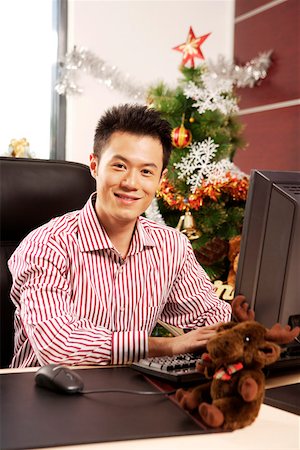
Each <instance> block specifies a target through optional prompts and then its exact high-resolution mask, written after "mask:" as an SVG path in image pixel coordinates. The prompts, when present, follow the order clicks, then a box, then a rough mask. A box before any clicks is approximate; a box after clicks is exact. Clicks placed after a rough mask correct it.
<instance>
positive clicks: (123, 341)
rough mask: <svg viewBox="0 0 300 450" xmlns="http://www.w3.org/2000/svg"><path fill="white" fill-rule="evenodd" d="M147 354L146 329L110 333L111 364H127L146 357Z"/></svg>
mask: <svg viewBox="0 0 300 450" xmlns="http://www.w3.org/2000/svg"><path fill="white" fill-rule="evenodd" d="M147 355H148V333H147V331H119V332H115V333H113V334H112V346H111V363H112V364H128V363H131V362H134V361H139V360H140V359H142V358H146V357H147Z"/></svg>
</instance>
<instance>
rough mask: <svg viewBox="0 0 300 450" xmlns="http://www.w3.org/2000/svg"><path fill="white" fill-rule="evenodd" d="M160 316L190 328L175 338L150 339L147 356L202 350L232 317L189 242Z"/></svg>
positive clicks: (178, 325) (175, 324) (169, 321)
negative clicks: (220, 326) (219, 328)
mask: <svg viewBox="0 0 300 450" xmlns="http://www.w3.org/2000/svg"><path fill="white" fill-rule="evenodd" d="M160 318H161V319H162V320H163V321H165V322H167V323H170V324H172V325H174V326H177V327H179V328H185V329H190V330H192V331H190V332H188V333H186V334H183V335H180V336H176V337H174V338H159V337H158V338H156V337H155V338H154V337H150V338H149V356H162V355H164V354H167V355H175V354H179V353H186V352H194V351H197V350H199V349H202V348H203V349H204V347H205V345H206V343H207V340H208V339H209V338H211V337H212V336H214V335H215V330H216V328H218V326H219V324H220V323H222V322H227V321H229V320H230V319H231V307H230V305H229V304H227V303H226V302H224V301H223V300H220V299H219V298H218V297H217V296H216V294H215V291H214V288H213V285H212V283H211V282H210V280H209V278H208V276H207V274H206V273H205V271H204V270H203V269H202V267H201V266H200V264H199V263H198V262H197V260H196V258H195V255H194V252H193V249H192V246H191V244H190V243H189V242H188V241H186V254H185V257H184V258H183V261H182V266H181V269H180V271H179V273H178V275H177V277H176V279H175V282H174V284H173V286H172V289H171V291H170V294H169V296H168V301H167V303H166V305H165V307H164V309H163V311H162V314H161V316H160Z"/></svg>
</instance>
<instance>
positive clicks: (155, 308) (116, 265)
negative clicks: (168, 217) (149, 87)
mask: <svg viewBox="0 0 300 450" xmlns="http://www.w3.org/2000/svg"><path fill="white" fill-rule="evenodd" d="M170 131H171V130H170V126H169V124H168V122H166V121H165V120H163V119H162V118H161V117H160V114H159V113H158V112H156V111H155V110H153V109H151V108H147V107H145V106H138V105H121V106H119V107H114V108H112V109H111V110H109V111H107V112H106V113H105V114H104V115H103V117H102V118H101V119H100V120H99V123H98V125H97V128H96V132H95V138H94V151H93V154H92V155H91V156H90V170H91V174H92V176H93V177H94V178H95V179H96V192H95V193H94V194H93V195H92V196H91V198H90V199H89V200H88V202H87V203H86V205H85V206H84V208H83V209H82V210H80V211H74V212H72V213H68V214H66V215H65V216H62V217H58V218H55V219H53V220H51V221H50V222H49V223H48V224H45V225H43V226H42V227H40V228H38V229H37V230H34V231H33V232H31V233H30V234H29V235H28V236H27V237H26V238H25V239H24V240H23V241H22V243H21V244H20V246H19V247H18V249H17V250H16V251H15V253H14V254H13V256H12V257H11V259H10V261H9V267H10V270H11V273H12V276H13V287H12V292H11V297H12V300H13V302H14V303H15V305H16V313H15V353H14V357H13V361H12V367H18V366H19V367H25V366H36V365H45V364H48V363H63V364H69V365H97V364H100V365H105V364H124V363H125V364H126V363H129V362H132V361H137V360H139V359H140V358H144V357H146V356H161V355H174V354H178V353H184V352H189V351H195V350H198V349H199V348H201V347H203V346H204V345H205V344H206V342H207V339H208V338H210V337H211V336H213V335H214V334H215V328H216V324H217V323H218V322H222V321H227V320H229V319H230V315H231V310H230V307H229V305H227V304H226V303H225V302H223V301H221V300H219V299H218V298H217V297H216V295H215V293H214V290H213V287H212V285H211V283H210V281H209V279H208V277H207V275H206V274H205V272H204V270H203V269H202V268H201V266H200V265H199V264H198V262H197V261H196V259H195V256H194V253H193V250H192V247H191V245H190V243H189V241H188V239H187V238H186V237H185V236H184V235H183V234H181V233H179V232H178V231H177V230H175V229H173V228H169V227H166V226H162V225H159V224H157V223H155V222H152V221H150V220H147V219H146V218H145V217H143V216H141V214H143V213H144V211H145V210H146V209H147V208H148V206H149V205H150V203H151V201H152V199H153V197H154V195H155V192H156V191H157V189H158V187H159V184H160V181H161V179H162V177H163V176H164V174H165V173H166V167H167V164H168V160H169V156H170V152H171V149H172V145H171V136H170ZM158 318H160V319H162V320H164V321H165V322H168V323H170V324H172V325H175V326H178V327H181V328H187V329H191V330H192V331H191V332H189V333H186V334H183V335H181V336H177V337H174V338H163V337H151V332H152V330H153V328H154V327H155V324H156V322H157V319H158Z"/></svg>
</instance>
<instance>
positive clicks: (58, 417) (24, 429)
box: [0, 367, 210, 449]
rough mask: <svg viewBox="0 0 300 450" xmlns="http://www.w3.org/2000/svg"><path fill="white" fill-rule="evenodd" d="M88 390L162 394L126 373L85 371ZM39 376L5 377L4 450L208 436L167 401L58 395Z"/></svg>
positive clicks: (120, 369)
mask: <svg viewBox="0 0 300 450" xmlns="http://www.w3.org/2000/svg"><path fill="white" fill-rule="evenodd" d="M79 372H80V375H81V376H82V378H83V380H84V385H85V389H97V388H122V389H136V390H148V391H149V390H154V391H156V390H157V389H156V388H155V387H154V386H153V385H151V384H150V383H148V382H147V381H146V380H145V378H144V376H143V375H142V374H140V373H138V372H136V371H135V370H133V369H130V368H127V367H115V368H107V369H105V370H103V369H90V370H80V371H79ZM34 375H35V374H34V373H21V374H20V373H10V374H6V375H1V377H0V382H1V403H2V407H1V424H2V433H1V441H2V442H1V443H2V445H1V448H2V449H21V448H22V449H23V448H38V447H52V446H57V445H70V444H73V445H75V444H83V443H93V442H109V441H118V440H127V439H142V438H151V437H162V436H179V435H188V434H200V433H208V432H210V431H209V430H206V429H205V428H204V427H203V428H202V427H201V426H199V424H198V423H196V422H195V421H194V420H193V419H192V418H191V417H190V416H189V414H188V413H186V412H185V411H184V410H182V409H181V408H179V406H178V405H177V404H175V403H174V402H173V401H171V400H170V398H168V397H167V396H143V395H133V394H124V393H104V394H103V393H102V394H97V393H94V394H86V395H74V394H73V395H66V394H58V393H56V392H52V391H49V390H45V389H42V388H39V387H37V386H35V382H34Z"/></svg>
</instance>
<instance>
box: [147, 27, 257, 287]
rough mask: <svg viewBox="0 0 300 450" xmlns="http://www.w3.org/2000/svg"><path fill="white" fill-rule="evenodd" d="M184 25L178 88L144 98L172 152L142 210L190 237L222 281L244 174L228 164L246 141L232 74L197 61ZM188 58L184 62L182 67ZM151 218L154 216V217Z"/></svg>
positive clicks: (195, 45)
mask: <svg viewBox="0 0 300 450" xmlns="http://www.w3.org/2000/svg"><path fill="white" fill-rule="evenodd" d="M208 36H209V34H207V35H204V36H201V37H199V38H196V37H195V35H194V33H193V30H192V28H190V31H189V35H188V38H187V41H186V43H184V44H182V45H181V46H178V47H175V50H179V51H181V52H183V61H182V65H181V67H180V74H181V76H180V79H179V82H178V86H177V87H176V88H174V89H171V88H169V87H168V86H167V85H166V84H165V83H163V82H162V83H159V84H158V85H156V86H153V87H151V88H150V89H149V91H148V103H149V104H150V105H151V106H152V107H153V108H155V109H157V110H158V111H160V112H161V114H162V116H163V117H164V118H165V119H167V120H168V121H169V123H170V124H171V126H172V128H173V131H172V143H173V151H172V153H171V158H170V162H169V166H168V174H167V177H166V178H165V179H164V180H163V182H162V185H161V188H160V190H159V192H158V193H157V203H154V204H153V205H152V206H151V207H150V208H149V210H148V211H147V213H146V215H147V216H148V217H149V218H154V215H155V214H156V216H157V215H160V217H162V221H164V222H165V223H166V224H167V225H170V226H172V227H177V228H178V229H179V230H180V231H182V232H183V233H185V234H186V235H187V237H188V238H189V239H190V240H191V243H192V246H193V248H194V251H195V254H196V257H197V259H198V260H199V262H200V263H201V265H202V266H203V268H204V269H205V270H206V271H207V273H208V275H209V276H210V278H211V280H216V279H222V280H224V281H226V279H227V274H228V269H229V261H228V251H229V241H230V240H231V239H232V238H234V237H235V236H238V235H240V233H241V229H242V222H243V214H244V207H245V200H246V195H247V190H248V177H247V176H246V175H245V174H244V173H242V172H241V171H240V170H239V169H238V168H237V167H236V166H235V165H234V164H233V162H232V160H233V157H234V154H235V152H236V150H237V149H238V148H242V147H243V146H244V143H243V140H242V135H241V133H242V127H241V124H240V122H239V120H238V116H237V112H238V105H237V97H236V95H235V93H234V89H233V85H234V82H233V79H230V77H226V78H222V77H217V76H215V73H212V72H211V71H210V70H209V68H208V66H207V65H206V64H205V63H204V62H203V63H202V64H201V65H199V66H197V67H195V64H194V59H195V58H196V57H198V58H200V59H204V57H203V55H202V52H201V49H200V45H201V44H202V43H203V42H204V40H205V39H206V38H207V37H208ZM188 63H190V67H187V65H188ZM154 219H155V218H154Z"/></svg>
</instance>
